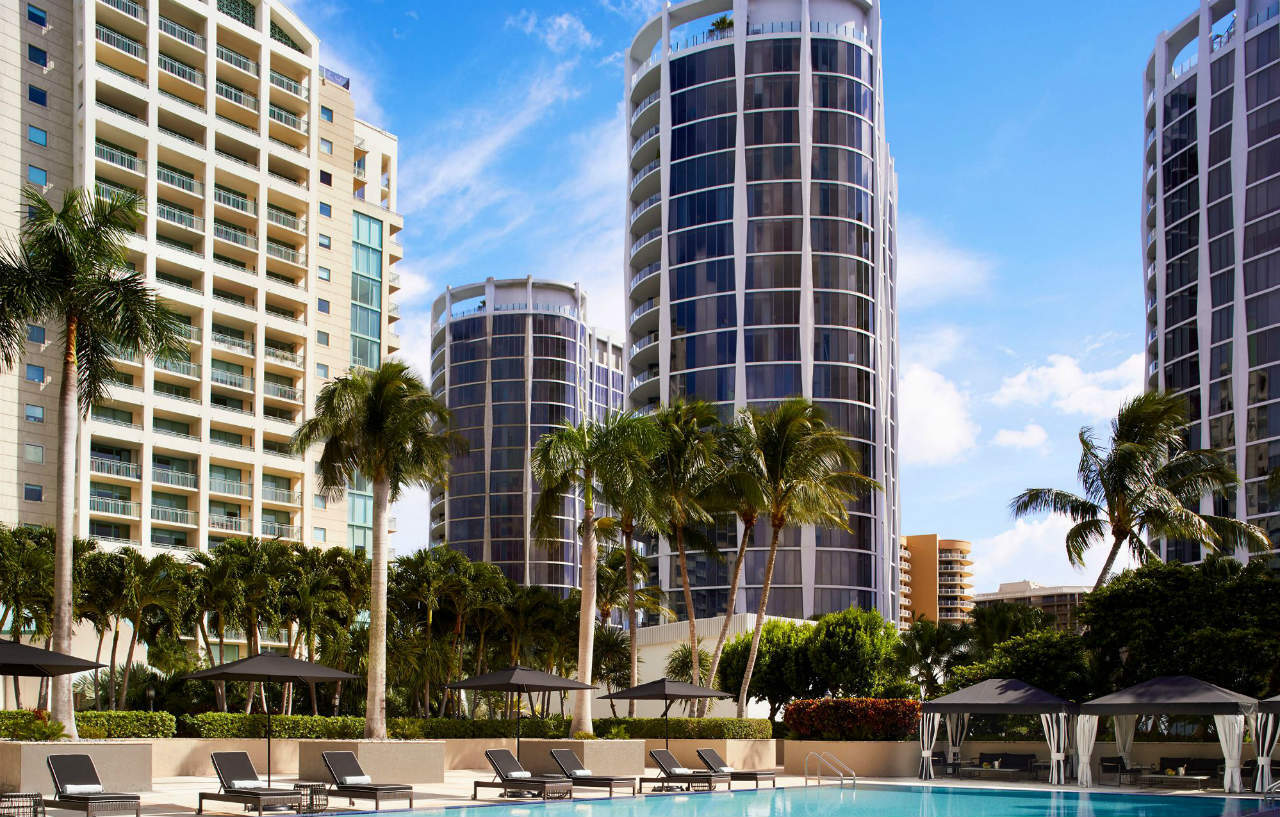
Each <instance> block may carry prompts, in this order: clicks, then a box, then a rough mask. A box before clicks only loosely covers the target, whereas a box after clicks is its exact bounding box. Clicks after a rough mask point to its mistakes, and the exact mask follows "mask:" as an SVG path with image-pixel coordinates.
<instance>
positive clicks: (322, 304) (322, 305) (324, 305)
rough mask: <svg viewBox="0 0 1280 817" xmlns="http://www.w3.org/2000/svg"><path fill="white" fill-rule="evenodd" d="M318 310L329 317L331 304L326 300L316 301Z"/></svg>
mask: <svg viewBox="0 0 1280 817" xmlns="http://www.w3.org/2000/svg"><path fill="white" fill-rule="evenodd" d="M316 309H318V310H320V311H321V312H323V313H324V314H326V315H328V314H329V302H328V301H326V300H325V299H324V298H321V299H320V300H318V301H316Z"/></svg>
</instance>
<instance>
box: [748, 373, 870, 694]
mask: <svg viewBox="0 0 1280 817" xmlns="http://www.w3.org/2000/svg"><path fill="white" fill-rule="evenodd" d="M752 422H753V423H754V424H755V428H756V436H755V439H756V442H755V445H756V446H757V447H758V450H759V457H760V459H761V461H762V462H763V463H764V476H765V480H764V496H765V497H766V499H767V500H768V502H767V507H768V510H769V557H768V559H767V561H766V562H765V566H764V583H763V587H761V589H760V606H759V608H758V609H757V611H756V626H755V630H754V631H753V632H752V634H751V649H750V650H749V651H748V653H747V667H746V671H745V672H744V673H743V676H742V689H741V690H740V692H739V693H738V717H740V718H741V717H743V716H744V715H745V714H746V710H747V691H748V690H749V689H750V688H751V673H752V671H753V670H754V669H755V663H756V656H757V654H758V653H759V650H760V632H761V630H763V629H764V616H765V611H766V610H767V609H768V604H769V589H770V587H771V586H772V584H773V566H774V563H775V562H776V561H777V558H778V539H779V538H780V537H781V535H782V531H783V530H785V529H786V528H787V527H788V526H790V525H824V526H829V527H834V528H843V529H845V530H848V527H849V512H848V509H847V506H848V504H849V503H851V502H853V501H854V500H856V499H858V498H859V497H861V496H864V495H866V494H868V493H870V492H872V491H878V490H880V483H878V482H876V481H875V480H873V479H871V478H870V477H867V476H864V475H863V474H861V473H859V471H858V456H857V454H855V453H854V451H853V449H852V448H851V447H849V444H848V443H847V442H846V441H845V440H844V438H843V437H842V436H841V435H840V431H839V430H838V429H836V428H834V427H833V426H831V425H829V424H828V423H827V421H826V418H825V417H824V416H823V414H822V410H821V409H819V408H818V407H817V406H815V405H814V404H813V403H811V402H809V401H808V400H804V399H802V398H795V399H792V400H786V401H783V402H782V403H780V404H778V406H777V407H776V408H774V409H772V410H770V411H768V412H765V413H760V412H755V413H754V417H753V420H752Z"/></svg>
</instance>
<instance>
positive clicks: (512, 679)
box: [449, 664, 595, 692]
mask: <svg viewBox="0 0 1280 817" xmlns="http://www.w3.org/2000/svg"><path fill="white" fill-rule="evenodd" d="M449 688H450V689H482V690H486V691H489V692H559V691H562V690H566V689H595V687H594V686H592V685H591V684H584V683H582V682H581V681H574V680H572V679H571V678H561V677H560V676H559V675H552V674H551V673H549V672H542V671H540V670H536V669H530V668H529V667H522V666H520V665H519V664H516V665H515V666H514V667H507V668H506V669H500V670H498V671H497V672H486V673H485V674H484V675H477V676H475V677H474V678H468V679H467V680H465V681H458V682H456V683H452V684H449Z"/></svg>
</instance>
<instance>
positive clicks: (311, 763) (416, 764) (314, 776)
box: [297, 740, 445, 783]
mask: <svg viewBox="0 0 1280 817" xmlns="http://www.w3.org/2000/svg"><path fill="white" fill-rule="evenodd" d="M297 743H298V765H297V769H298V777H299V778H300V779H302V780H314V781H319V782H324V783H327V782H329V781H330V780H331V778H330V777H329V771H328V769H326V768H325V765H324V759H323V758H322V757H321V756H320V755H321V753H322V752H341V751H346V752H354V753H355V755H356V757H357V758H359V760H360V765H361V766H362V767H363V768H364V770H365V772H366V773H367V774H368V775H369V776H370V777H372V778H373V782H374V783H378V782H383V783H442V782H444V755H445V742H444V741H443V740H300V741H298V742H297Z"/></svg>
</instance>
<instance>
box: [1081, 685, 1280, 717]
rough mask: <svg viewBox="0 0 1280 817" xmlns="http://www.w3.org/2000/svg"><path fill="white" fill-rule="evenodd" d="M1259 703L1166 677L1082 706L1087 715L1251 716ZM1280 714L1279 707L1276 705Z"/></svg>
mask: <svg viewBox="0 0 1280 817" xmlns="http://www.w3.org/2000/svg"><path fill="white" fill-rule="evenodd" d="M1257 708H1258V702H1257V700H1255V699H1253V698H1250V697H1249V696H1248V695H1241V694H1240V693H1239V692H1232V691H1231V690H1229V689H1223V688H1222V687H1220V686H1217V685H1215V684H1211V683H1209V682H1208V681H1201V680H1200V679H1199V678H1192V677H1191V676H1190V675H1165V676H1162V677H1160V678H1152V679H1151V680H1150V681H1143V682H1142V683H1140V684H1134V685H1133V686H1131V687H1129V688H1128V689H1122V690H1120V691H1119V692H1113V693H1111V694H1110V695H1103V696H1102V697H1101V698H1095V699H1093V700H1092V701H1087V702H1085V703H1083V704H1081V705H1080V712H1081V713H1082V714H1085V715H1249V714H1252V713H1253V712H1255V711H1256V710H1257ZM1277 711H1280V703H1277Z"/></svg>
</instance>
